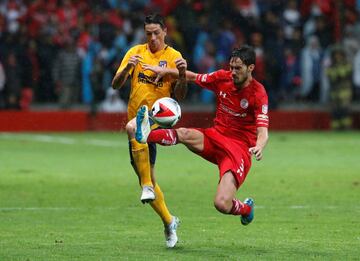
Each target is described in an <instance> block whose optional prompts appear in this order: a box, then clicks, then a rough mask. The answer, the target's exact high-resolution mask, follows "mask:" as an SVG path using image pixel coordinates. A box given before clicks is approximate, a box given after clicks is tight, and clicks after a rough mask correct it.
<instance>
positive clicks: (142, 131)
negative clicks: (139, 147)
mask: <svg viewBox="0 0 360 261" xmlns="http://www.w3.org/2000/svg"><path fill="white" fill-rule="evenodd" d="M149 134H150V122H149V113H148V107H147V106H146V105H143V106H141V107H140V109H139V110H138V112H137V114H136V132H135V139H136V141H137V142H139V143H143V144H144V143H146V141H147V138H148V136H149Z"/></svg>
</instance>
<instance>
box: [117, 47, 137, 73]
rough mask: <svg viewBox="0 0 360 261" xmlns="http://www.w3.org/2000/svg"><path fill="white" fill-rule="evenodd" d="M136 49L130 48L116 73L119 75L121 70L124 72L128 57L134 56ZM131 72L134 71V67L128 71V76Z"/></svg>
mask: <svg viewBox="0 0 360 261" xmlns="http://www.w3.org/2000/svg"><path fill="white" fill-rule="evenodd" d="M136 49H137V48H136V46H135V47H133V48H131V49H130V50H129V51H128V52H127V53H126V54H125V56H124V58H123V59H122V61H121V64H120V66H119V68H118V69H117V71H116V73H119V72H121V71H122V70H124V68H125V67H126V65H127V64H128V62H129V59H130V57H131V56H133V55H135V54H136ZM133 70H134V67H132V68H131V69H130V71H129V75H131V74H132V72H133Z"/></svg>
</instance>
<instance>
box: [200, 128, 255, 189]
mask: <svg viewBox="0 0 360 261" xmlns="http://www.w3.org/2000/svg"><path fill="white" fill-rule="evenodd" d="M196 130H198V131H201V132H202V133H203V134H204V150H203V151H202V152H197V154H198V155H200V156H201V157H203V158H204V159H206V160H208V161H210V162H212V163H214V164H216V165H218V168H219V171H220V173H219V174H220V179H221V178H222V176H223V175H224V174H225V173H226V172H227V171H229V170H230V171H231V173H232V174H233V176H234V177H235V180H236V183H237V188H239V187H240V186H241V184H242V183H243V182H244V180H245V178H246V176H247V174H248V172H249V170H250V167H251V154H250V152H249V151H248V149H249V147H248V146H247V145H246V144H245V143H244V142H242V141H239V140H237V139H233V138H230V137H226V136H224V135H223V134H221V133H220V132H218V131H217V130H216V129H215V128H207V129H200V128H199V129H198V128H196Z"/></svg>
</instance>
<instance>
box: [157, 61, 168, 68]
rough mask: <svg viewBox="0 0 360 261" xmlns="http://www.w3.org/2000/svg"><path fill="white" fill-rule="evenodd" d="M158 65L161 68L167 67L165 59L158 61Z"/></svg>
mask: <svg viewBox="0 0 360 261" xmlns="http://www.w3.org/2000/svg"><path fill="white" fill-rule="evenodd" d="M159 66H160V67H163V68H165V67H167V61H159Z"/></svg>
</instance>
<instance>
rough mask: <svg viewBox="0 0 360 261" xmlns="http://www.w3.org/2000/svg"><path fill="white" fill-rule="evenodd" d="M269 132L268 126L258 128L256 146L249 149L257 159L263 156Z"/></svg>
mask: <svg viewBox="0 0 360 261" xmlns="http://www.w3.org/2000/svg"><path fill="white" fill-rule="evenodd" d="M268 139H269V134H268V128H267V127H258V128H257V139H256V145H255V147H252V148H250V149H249V151H250V152H251V153H252V154H254V155H255V158H256V160H261V159H262V156H263V150H264V148H265V146H266V144H267V142H268Z"/></svg>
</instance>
